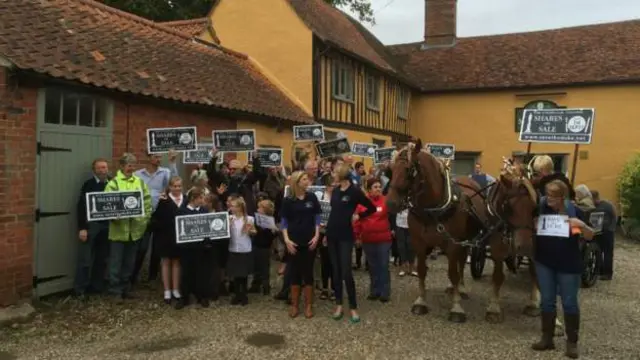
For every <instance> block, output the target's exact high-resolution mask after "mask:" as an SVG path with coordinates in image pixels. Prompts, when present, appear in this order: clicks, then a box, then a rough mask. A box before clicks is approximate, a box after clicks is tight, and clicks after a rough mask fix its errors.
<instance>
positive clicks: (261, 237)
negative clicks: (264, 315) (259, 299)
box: [249, 199, 278, 295]
mask: <svg viewBox="0 0 640 360" xmlns="http://www.w3.org/2000/svg"><path fill="white" fill-rule="evenodd" d="M274 212H275V205H274V204H273V202H272V201H271V200H269V199H263V200H259V202H258V213H259V214H262V215H266V216H273V214H274ZM256 230H257V234H256V236H255V238H254V240H253V249H252V250H253V264H254V269H253V270H254V271H253V283H252V284H251V288H250V289H249V292H255V293H257V292H260V290H262V294H263V295H269V294H270V293H271V284H270V278H271V277H270V275H271V249H272V248H273V243H274V240H275V238H276V236H277V234H278V231H277V230H275V229H267V228H261V227H259V226H257V227H256Z"/></svg>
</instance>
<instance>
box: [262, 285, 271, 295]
mask: <svg viewBox="0 0 640 360" xmlns="http://www.w3.org/2000/svg"><path fill="white" fill-rule="evenodd" d="M262 295H265V296H269V295H271V287H269V286H265V287H263V288H262Z"/></svg>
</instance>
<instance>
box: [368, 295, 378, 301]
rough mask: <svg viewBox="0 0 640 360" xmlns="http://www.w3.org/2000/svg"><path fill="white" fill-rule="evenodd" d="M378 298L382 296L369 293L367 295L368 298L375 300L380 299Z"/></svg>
mask: <svg viewBox="0 0 640 360" xmlns="http://www.w3.org/2000/svg"><path fill="white" fill-rule="evenodd" d="M378 299H380V296H378V295H373V294H369V296H367V300H371V301H374V300H378Z"/></svg>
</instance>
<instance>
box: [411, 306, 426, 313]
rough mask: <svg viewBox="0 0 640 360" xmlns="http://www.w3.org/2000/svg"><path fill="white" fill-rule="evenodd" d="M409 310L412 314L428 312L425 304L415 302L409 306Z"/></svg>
mask: <svg viewBox="0 0 640 360" xmlns="http://www.w3.org/2000/svg"><path fill="white" fill-rule="evenodd" d="M411 312H412V313H413V314H414V315H426V314H427V313H428V312H429V308H428V307H427V305H420V304H415V305H413V306H412V307H411Z"/></svg>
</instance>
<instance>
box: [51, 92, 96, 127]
mask: <svg viewBox="0 0 640 360" xmlns="http://www.w3.org/2000/svg"><path fill="white" fill-rule="evenodd" d="M106 112H107V101H106V100H103V99H100V98H96V97H94V96H91V95H86V94H78V93H73V92H68V91H60V90H58V89H47V90H46V93H45V104H44V122H45V123H47V124H56V125H69V126H85V127H106V126H107V119H106Z"/></svg>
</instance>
